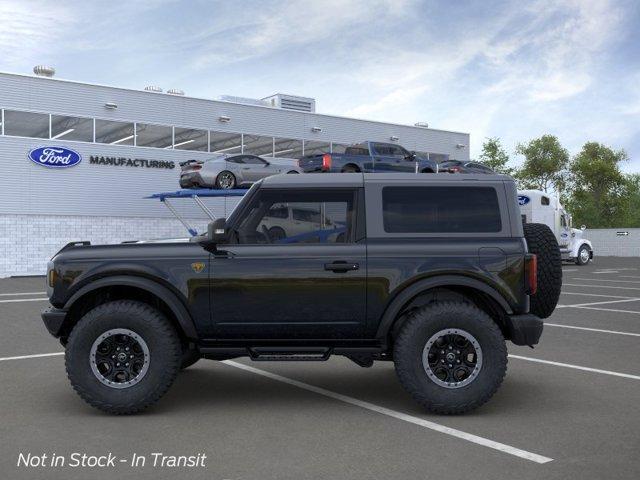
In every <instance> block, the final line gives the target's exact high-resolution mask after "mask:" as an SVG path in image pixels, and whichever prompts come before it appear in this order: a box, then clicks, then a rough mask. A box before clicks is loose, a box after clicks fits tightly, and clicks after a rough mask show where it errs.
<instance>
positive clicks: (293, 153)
mask: <svg viewBox="0 0 640 480" xmlns="http://www.w3.org/2000/svg"><path fill="white" fill-rule="evenodd" d="M273 143H274V150H273V156H274V157H281V158H300V157H301V156H302V140H294V139H291V138H274V139H273Z"/></svg>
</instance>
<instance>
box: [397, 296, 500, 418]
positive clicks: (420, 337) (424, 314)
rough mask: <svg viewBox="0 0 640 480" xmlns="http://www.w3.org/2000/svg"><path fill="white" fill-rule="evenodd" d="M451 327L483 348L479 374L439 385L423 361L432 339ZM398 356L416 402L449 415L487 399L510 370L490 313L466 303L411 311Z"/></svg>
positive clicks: (402, 330)
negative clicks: (457, 382)
mask: <svg viewBox="0 0 640 480" xmlns="http://www.w3.org/2000/svg"><path fill="white" fill-rule="evenodd" d="M449 328H456V329H460V330H464V331H465V332H468V333H470V334H471V335H473V337H475V339H476V340H477V341H478V343H479V344H480V348H481V349H482V356H483V360H482V367H481V368H480V371H479V373H478V376H477V377H476V378H475V379H474V380H473V381H471V382H470V383H468V384H467V385H464V386H461V387H459V388H446V387H443V386H441V385H438V384H436V383H435V382H434V381H433V380H431V379H430V378H429V377H428V376H427V373H426V371H425V367H424V365H423V361H422V354H423V349H424V347H425V345H426V343H427V341H428V340H429V338H431V337H432V336H433V335H434V334H436V333H437V332H439V331H441V330H444V329H449ZM393 358H394V362H395V368H396V373H397V375H398V378H399V379H400V383H401V384H402V386H403V387H404V388H405V390H407V391H408V392H409V393H410V394H411V396H412V397H413V398H414V399H415V400H416V402H418V403H419V404H420V405H422V406H423V407H425V408H426V409H427V410H428V411H430V412H434V413H439V414H446V415H455V414H461V413H465V412H468V411H470V410H473V409H475V408H478V407H479V406H481V405H482V404H484V403H485V402H487V401H488V400H489V399H490V398H491V397H492V396H493V394H494V393H495V392H496V391H497V390H498V388H499V387H500V384H501V383H502V380H503V379H504V376H505V374H506V371H507V347H506V345H505V341H504V337H503V335H502V332H501V331H500V328H499V327H498V325H497V324H496V323H495V322H494V321H493V319H492V318H491V317H489V315H487V314H486V313H485V312H484V311H482V310H480V309H479V308H477V307H476V306H475V305H472V304H470V303H464V302H453V301H448V302H438V303H431V304H429V305H427V306H425V307H422V308H420V309H418V310H415V311H413V312H412V313H410V314H409V317H408V318H407V319H406V320H405V322H404V323H403V325H402V326H401V328H400V331H399V333H398V335H397V336H396V338H395V342H394V353H393Z"/></svg>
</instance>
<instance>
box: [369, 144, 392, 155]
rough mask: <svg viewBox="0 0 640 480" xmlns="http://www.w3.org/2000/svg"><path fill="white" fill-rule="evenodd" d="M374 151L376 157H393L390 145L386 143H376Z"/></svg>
mask: <svg viewBox="0 0 640 480" xmlns="http://www.w3.org/2000/svg"><path fill="white" fill-rule="evenodd" d="M373 149H374V151H375V153H376V155H392V153H391V149H390V148H389V145H386V144H384V143H374V144H373Z"/></svg>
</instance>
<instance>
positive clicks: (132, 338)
mask: <svg viewBox="0 0 640 480" xmlns="http://www.w3.org/2000/svg"><path fill="white" fill-rule="evenodd" d="M181 357H182V349H181V346H180V340H179V338H178V335H177V333H176V331H175V329H174V328H173V325H171V323H170V322H169V321H168V320H167V319H166V318H165V316H164V315H163V314H162V313H161V312H160V311H158V310H156V309H155V308H153V307H151V306H150V305H147V304H145V303H142V302H137V301H133V300H118V301H113V302H108V303H104V304H102V305H99V306H97V307H95V308H94V309H93V310H90V311H89V312H88V313H86V314H85V315H84V316H83V317H82V318H81V319H80V320H79V321H78V323H77V324H76V325H75V326H74V328H73V330H72V331H71V334H70V335H69V341H68V343H67V346H66V352H65V365H66V369H67V376H68V377H69V381H70V382H71V385H72V386H73V388H74V389H75V391H76V392H77V393H78V395H80V397H81V398H82V399H83V400H84V401H86V402H87V403H88V404H89V405H91V406H93V407H96V408H98V409H100V410H103V411H105V412H108V413H115V414H131V413H137V412H139V411H141V410H144V409H145V408H147V407H149V406H151V405H152V404H154V403H155V402H157V401H158V400H159V399H160V397H162V396H163V395H164V394H165V393H166V391H167V390H168V389H169V387H170V386H171V384H172V383H173V381H174V379H175V377H176V375H177V373H178V370H179V368H180V363H181Z"/></svg>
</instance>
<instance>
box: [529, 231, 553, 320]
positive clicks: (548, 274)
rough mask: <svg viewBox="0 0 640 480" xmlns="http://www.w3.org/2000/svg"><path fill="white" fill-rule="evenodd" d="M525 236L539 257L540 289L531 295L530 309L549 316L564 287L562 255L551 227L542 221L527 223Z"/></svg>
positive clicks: (542, 316)
mask: <svg viewBox="0 0 640 480" xmlns="http://www.w3.org/2000/svg"><path fill="white" fill-rule="evenodd" d="M523 227H524V237H525V239H526V240H527V246H528V247H529V252H530V253H535V254H536V256H537V257H538V291H537V292H536V294H535V295H532V296H531V299H530V302H531V304H530V308H529V311H530V312H531V313H533V314H534V315H536V316H538V317H540V318H547V317H548V316H550V315H551V314H552V313H553V310H554V309H555V308H556V305H557V304H558V300H559V299H560V290H561V289H562V256H561V254H560V247H558V241H557V240H556V237H555V235H554V234H553V232H552V231H551V229H550V228H549V227H548V226H547V225H544V224H542V223H525V224H524V225H523Z"/></svg>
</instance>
